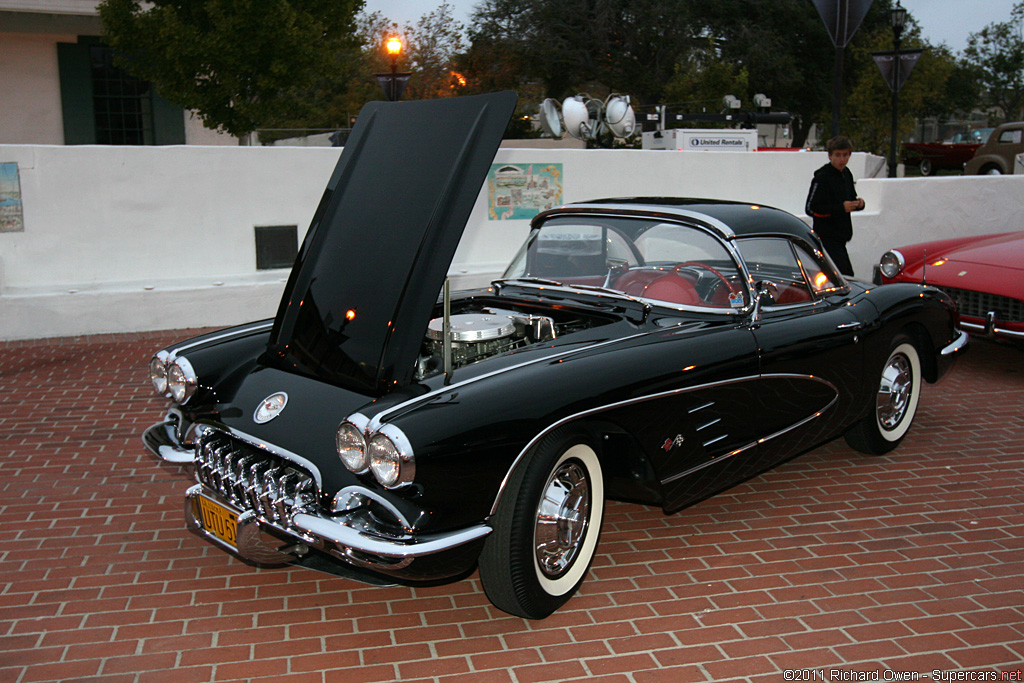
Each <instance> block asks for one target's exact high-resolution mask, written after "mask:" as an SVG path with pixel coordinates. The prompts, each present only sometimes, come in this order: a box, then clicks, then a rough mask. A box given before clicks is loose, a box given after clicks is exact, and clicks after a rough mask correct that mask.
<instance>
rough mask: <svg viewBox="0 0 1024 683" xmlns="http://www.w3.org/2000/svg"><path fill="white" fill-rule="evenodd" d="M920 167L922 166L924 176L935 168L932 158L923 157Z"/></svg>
mask: <svg viewBox="0 0 1024 683" xmlns="http://www.w3.org/2000/svg"><path fill="white" fill-rule="evenodd" d="M920 168H921V175H923V176H929V175H931V174H932V172H933V171H934V170H935V169H934V168H933V167H932V160H931V159H921V166H920Z"/></svg>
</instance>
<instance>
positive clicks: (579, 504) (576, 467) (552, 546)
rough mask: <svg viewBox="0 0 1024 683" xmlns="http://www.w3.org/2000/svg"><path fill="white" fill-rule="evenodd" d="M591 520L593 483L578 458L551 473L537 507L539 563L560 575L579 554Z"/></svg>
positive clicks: (535, 536) (535, 534) (548, 572)
mask: <svg viewBox="0 0 1024 683" xmlns="http://www.w3.org/2000/svg"><path fill="white" fill-rule="evenodd" d="M589 519H590V482H589V481H588V479H587V473H586V471H585V470H584V469H583V467H581V466H580V464H579V463H578V462H576V461H566V462H563V463H562V464H561V465H559V467H558V468H557V469H556V470H555V471H554V472H552V473H551V476H550V477H549V478H548V481H547V483H546V484H545V485H544V493H543V496H542V498H541V501H540V505H538V506H537V520H536V524H535V525H534V529H533V541H534V546H535V553H536V556H537V566H538V567H539V568H540V570H541V571H542V572H543V573H544V574H545V575H546V576H549V577H551V578H555V577H558V576H560V575H561V574H562V573H563V572H564V571H565V570H566V569H567V568H568V567H570V566H571V565H572V563H573V561H574V560H575V559H576V556H577V555H578V554H579V550H580V545H581V543H582V542H583V539H584V537H585V536H586V532H587V525H588V523H589Z"/></svg>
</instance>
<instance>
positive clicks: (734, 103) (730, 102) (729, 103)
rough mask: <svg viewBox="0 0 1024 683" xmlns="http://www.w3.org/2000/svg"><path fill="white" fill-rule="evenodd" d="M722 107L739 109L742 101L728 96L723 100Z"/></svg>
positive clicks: (733, 96)
mask: <svg viewBox="0 0 1024 683" xmlns="http://www.w3.org/2000/svg"><path fill="white" fill-rule="evenodd" d="M722 106H724V107H725V108H726V109H739V108H740V100H739V98H738V97H736V96H735V95H726V96H725V97H723V98H722Z"/></svg>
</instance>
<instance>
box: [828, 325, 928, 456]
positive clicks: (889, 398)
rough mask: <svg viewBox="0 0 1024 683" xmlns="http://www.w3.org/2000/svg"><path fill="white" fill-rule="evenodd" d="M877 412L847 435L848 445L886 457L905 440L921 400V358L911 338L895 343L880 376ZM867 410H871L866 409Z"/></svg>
mask: <svg viewBox="0 0 1024 683" xmlns="http://www.w3.org/2000/svg"><path fill="white" fill-rule="evenodd" d="M878 378H879V379H878V390H877V392H876V394H875V405H874V410H871V409H870V408H869V409H868V413H867V415H866V416H865V417H864V418H863V419H861V420H860V421H858V422H856V423H855V424H854V425H853V426H851V427H850V429H848V430H847V432H846V442H847V443H848V444H850V446H852V447H853V448H854V449H856V450H858V451H860V452H861V453H867V454H869V455H882V454H883V453H888V452H889V451H891V450H892V449H893V448H895V447H896V445H897V444H899V442H900V441H902V440H903V437H904V436H906V434H907V432H908V431H910V426H911V425H912V424H913V423H914V416H915V415H916V414H917V404H918V401H920V399H921V378H922V374H921V358H920V356H919V355H918V353H917V347H915V346H914V343H913V341H911V339H910V337H908V336H907V335H904V334H901V335H898V336H897V337H896V338H895V339H894V340H893V345H892V350H891V351H890V352H889V356H888V357H887V358H886V360H885V363H884V364H883V365H882V368H881V372H880V373H879V375H878ZM865 407H867V406H865Z"/></svg>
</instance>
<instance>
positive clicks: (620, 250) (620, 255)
mask: <svg viewBox="0 0 1024 683" xmlns="http://www.w3.org/2000/svg"><path fill="white" fill-rule="evenodd" d="M608 258H609V259H616V260H618V261H621V262H622V263H625V264H626V265H628V266H636V265H638V263H637V260H636V256H635V255H634V254H633V250H632V249H630V248H629V242H628V241H627V240H626V238H625V237H623V236H622V235H621V234H620V233H619V231H618V230H616V229H614V228H609V229H608Z"/></svg>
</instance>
